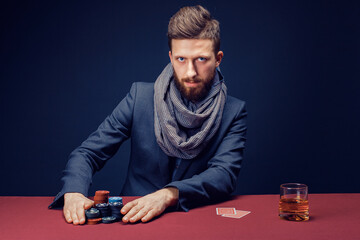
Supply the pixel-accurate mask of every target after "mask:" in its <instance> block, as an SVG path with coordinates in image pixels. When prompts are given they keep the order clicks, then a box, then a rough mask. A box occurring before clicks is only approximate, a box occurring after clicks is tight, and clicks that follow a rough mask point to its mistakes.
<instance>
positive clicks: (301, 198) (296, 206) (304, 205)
mask: <svg viewBox="0 0 360 240" xmlns="http://www.w3.org/2000/svg"><path fill="white" fill-rule="evenodd" d="M279 216H280V218H281V219H286V220H289V221H307V220H309V202H308V187H307V186H306V185H305V184H302V183H284V184H281V185H280V201H279Z"/></svg>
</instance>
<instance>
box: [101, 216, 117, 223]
mask: <svg viewBox="0 0 360 240" xmlns="http://www.w3.org/2000/svg"><path fill="white" fill-rule="evenodd" d="M116 220H117V219H116V217H114V216H110V217H103V218H102V220H101V222H102V223H113V222H116Z"/></svg>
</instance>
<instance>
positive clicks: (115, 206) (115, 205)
mask: <svg viewBox="0 0 360 240" xmlns="http://www.w3.org/2000/svg"><path fill="white" fill-rule="evenodd" d="M109 206H110V209H111V215H112V216H114V217H116V219H121V218H123V216H124V215H123V214H122V213H121V212H120V210H121V208H122V207H123V204H122V203H121V202H111V203H109Z"/></svg>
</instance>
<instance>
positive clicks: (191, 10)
mask: <svg viewBox="0 0 360 240" xmlns="http://www.w3.org/2000/svg"><path fill="white" fill-rule="evenodd" d="M168 43H169V48H170V51H169V57H170V61H171V63H169V64H168V65H167V66H166V67H165V69H164V70H163V71H162V73H161V74H160V75H159V77H158V78H157V80H156V81H155V83H140V82H137V83H134V84H133V85H132V87H131V89H130V92H129V93H128V94H127V96H126V97H125V98H124V99H123V100H122V101H121V102H120V103H119V105H118V106H117V107H116V108H115V109H114V111H113V112H112V114H111V115H110V116H108V117H107V118H106V119H105V120H104V122H103V123H102V124H101V125H100V126H99V128H98V129H97V130H96V131H95V132H94V133H92V134H91V135H90V136H89V137H88V139H87V140H85V141H84V142H83V143H82V144H81V146H79V147H78V148H77V149H75V150H74V151H73V152H72V153H71V154H70V157H69V161H68V164H67V166H66V169H65V170H64V176H63V178H62V181H63V183H64V185H63V188H62V190H61V191H60V192H59V194H58V195H57V196H56V197H55V200H54V202H53V203H52V205H50V207H53V206H56V205H57V204H59V203H62V201H63V202H64V208H63V211H64V216H65V219H66V221H67V222H68V223H73V224H75V225H76V224H83V223H85V216H84V210H85V209H88V208H90V207H91V206H92V205H93V201H91V200H90V199H88V198H87V197H85V196H87V194H88V189H89V187H90V185H91V179H92V176H93V174H94V173H95V172H96V171H98V170H100V169H101V168H102V167H103V166H104V164H105V163H106V161H107V160H108V159H110V158H111V157H112V156H113V155H114V154H115V153H116V152H117V150H118V148H119V147H120V145H121V144H122V143H123V142H124V141H125V140H127V139H129V138H130V139H131V154H130V162H129V168H128V174H127V177H126V181H125V184H124V187H123V189H122V191H121V195H124V196H142V197H140V198H138V199H136V200H134V201H131V202H129V203H127V204H126V205H125V206H124V207H123V208H122V209H121V213H122V214H124V217H123V219H122V221H123V222H125V223H128V222H130V223H135V222H137V221H142V222H147V221H149V220H151V219H153V218H154V217H156V216H159V215H160V214H162V213H163V212H164V211H165V209H167V208H169V207H172V208H173V209H176V210H182V211H188V210H189V209H191V208H194V207H196V206H200V205H204V204H209V203H212V202H215V201H221V200H223V199H225V198H226V197H228V196H229V195H230V194H231V193H232V192H233V191H234V189H235V185H236V180H237V177H238V174H239V171H240V167H241V161H242V159H243V151H244V144H245V134H246V124H245V118H246V115H247V113H246V110H245V103H244V102H243V101H241V100H238V99H236V98H233V97H231V96H228V95H227V89H226V86H225V82H224V77H223V75H222V74H221V72H220V70H219V68H218V67H219V65H220V63H221V60H222V58H223V52H222V51H220V28H219V23H218V21H217V20H215V19H213V18H212V17H211V15H210V13H209V12H208V11H207V10H206V9H204V8H203V7H201V6H194V7H184V8H181V9H180V10H179V11H178V12H177V13H176V14H175V15H174V16H172V18H171V19H170V22H169V26H168Z"/></svg>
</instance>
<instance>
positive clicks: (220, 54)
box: [215, 51, 224, 67]
mask: <svg viewBox="0 0 360 240" xmlns="http://www.w3.org/2000/svg"><path fill="white" fill-rule="evenodd" d="M223 57H224V53H223V52H222V51H218V53H217V54H216V56H215V58H216V64H215V66H216V67H218V66H220V63H221V60H222V58H223Z"/></svg>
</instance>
